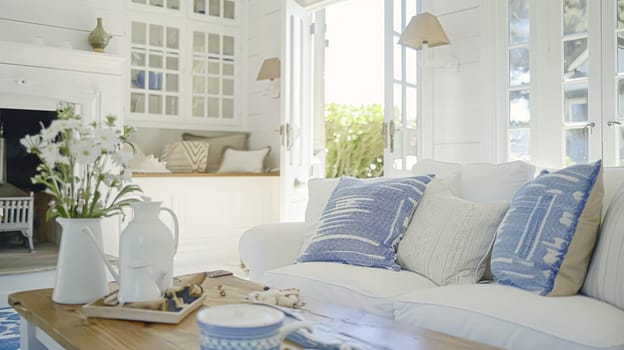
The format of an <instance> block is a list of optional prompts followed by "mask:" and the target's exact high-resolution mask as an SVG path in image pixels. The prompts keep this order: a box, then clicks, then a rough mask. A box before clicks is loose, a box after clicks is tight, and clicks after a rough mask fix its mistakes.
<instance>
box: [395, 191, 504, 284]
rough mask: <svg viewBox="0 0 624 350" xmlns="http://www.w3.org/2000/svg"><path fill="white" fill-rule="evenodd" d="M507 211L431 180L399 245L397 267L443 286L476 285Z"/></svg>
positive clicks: (499, 204) (502, 207)
mask: <svg viewBox="0 0 624 350" xmlns="http://www.w3.org/2000/svg"><path fill="white" fill-rule="evenodd" d="M507 207H508V203H507V202H504V201H497V202H488V203H474V202H470V201H466V200H464V199H461V198H458V197H456V196H454V195H453V194H452V193H451V191H450V190H449V188H448V186H447V185H446V184H445V183H444V182H443V181H439V180H434V181H432V182H431V183H430V184H429V186H427V191H425V196H424V198H423V200H422V202H421V204H420V205H419V206H418V208H417V209H416V212H415V213H414V217H413V218H412V222H411V223H410V225H409V226H408V228H407V232H405V235H404V237H403V240H401V242H400V243H399V249H398V261H399V264H400V265H401V266H402V267H403V268H405V269H407V270H410V271H413V272H416V273H418V274H421V275H423V276H426V277H427V278H429V279H431V280H432V281H433V282H434V283H436V284H437V285H441V286H443V285H447V284H460V283H476V282H478V281H479V280H480V279H481V278H482V277H483V275H484V273H485V269H486V266H487V262H486V257H487V255H488V252H489V249H490V246H491V245H492V241H493V240H494V233H495V232H496V228H497V227H498V224H499V223H500V221H501V220H502V219H503V216H504V215H505V212H506V211H507Z"/></svg>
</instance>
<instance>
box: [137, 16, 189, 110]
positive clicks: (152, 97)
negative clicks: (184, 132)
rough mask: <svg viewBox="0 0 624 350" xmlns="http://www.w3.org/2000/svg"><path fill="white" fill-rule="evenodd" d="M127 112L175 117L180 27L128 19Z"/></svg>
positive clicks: (177, 94) (177, 104) (177, 108)
mask: <svg viewBox="0 0 624 350" xmlns="http://www.w3.org/2000/svg"><path fill="white" fill-rule="evenodd" d="M130 42H131V44H130V112H131V113H142V114H149V115H156V116H163V115H166V116H178V115H179V114H180V110H179V99H180V29H179V28H177V27H174V26H166V25H161V24H152V23H146V22H141V21H132V23H131V39H130Z"/></svg>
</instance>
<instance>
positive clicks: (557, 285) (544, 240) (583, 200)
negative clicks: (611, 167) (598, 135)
mask: <svg viewBox="0 0 624 350" xmlns="http://www.w3.org/2000/svg"><path fill="white" fill-rule="evenodd" d="M601 165H602V162H601V161H597V162H596V163H592V164H582V165H573V166H570V167H568V168H565V169H562V170H559V171H555V172H552V173H549V172H543V173H542V174H541V175H540V176H538V177H537V178H536V179H535V180H533V181H531V182H529V183H527V184H526V185H524V186H523V187H522V188H520V189H519V190H518V192H516V194H515V195H514V197H513V200H512V202H511V204H510V206H509V210H508V211H507V214H506V215H505V217H504V218H503V221H502V222H501V224H500V226H499V227H498V230H497V233H496V241H495V243H494V247H493V249H492V260H491V269H492V275H493V276H494V279H495V280H496V282H497V283H501V284H506V285H512V286H516V287H519V288H522V289H525V290H528V291H531V292H534V293H537V294H541V295H549V296H563V295H574V294H576V293H577V292H578V290H579V289H580V288H581V286H582V285H583V281H584V279H585V274H586V273H587V267H588V265H589V259H590V257H591V253H592V251H593V248H594V245H595V244H596V239H597V237H598V227H599V225H600V219H601V210H602V197H603V195H604V189H603V184H602V166H601Z"/></svg>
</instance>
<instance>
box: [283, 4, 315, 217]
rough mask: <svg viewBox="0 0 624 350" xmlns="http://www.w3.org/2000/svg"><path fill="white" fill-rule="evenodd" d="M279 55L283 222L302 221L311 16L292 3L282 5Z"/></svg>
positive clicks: (307, 171)
mask: <svg viewBox="0 0 624 350" xmlns="http://www.w3.org/2000/svg"><path fill="white" fill-rule="evenodd" d="M283 13H284V16H285V18H284V19H283V23H284V27H283V29H284V30H283V33H284V39H283V40H284V42H283V45H282V47H283V50H284V51H283V52H282V78H281V79H282V90H281V96H282V108H281V114H282V126H281V128H280V129H281V135H282V150H281V179H282V200H281V219H282V221H303V217H304V213H305V206H306V203H307V199H308V193H307V181H308V179H309V177H310V171H311V169H310V161H311V155H312V122H311V120H312V104H311V97H312V90H311V88H310V85H311V80H310V78H311V66H310V54H311V52H310V47H311V42H312V37H311V34H310V17H311V16H310V14H309V13H308V11H306V10H305V9H304V8H303V7H302V6H300V5H299V4H297V3H296V2H295V1H294V0H285V3H284V12H283Z"/></svg>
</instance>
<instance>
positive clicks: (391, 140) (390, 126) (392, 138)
mask: <svg viewBox="0 0 624 350" xmlns="http://www.w3.org/2000/svg"><path fill="white" fill-rule="evenodd" d="M388 127H389V128H390V130H388V131H389V134H390V153H394V133H395V132H396V130H394V120H391V121H390V122H389V123H388Z"/></svg>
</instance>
